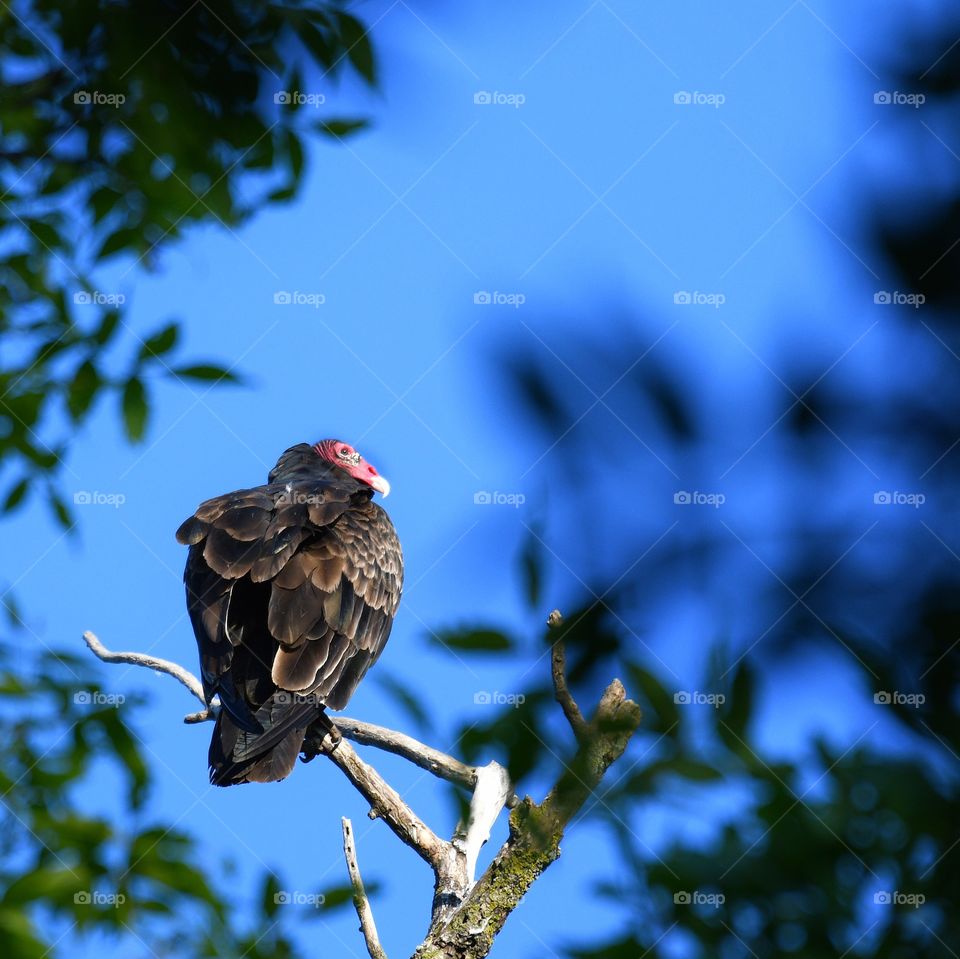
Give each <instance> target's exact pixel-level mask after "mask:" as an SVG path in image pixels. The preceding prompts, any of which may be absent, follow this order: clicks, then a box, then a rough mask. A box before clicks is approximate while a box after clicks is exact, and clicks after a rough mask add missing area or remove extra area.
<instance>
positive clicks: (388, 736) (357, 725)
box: [83, 630, 518, 806]
mask: <svg viewBox="0 0 960 959" xmlns="http://www.w3.org/2000/svg"><path fill="white" fill-rule="evenodd" d="M83 639H84V642H85V643H86V644H87V646H88V647H89V648H90V651H91V652H92V653H93V654H94V656H96V657H97V658H98V659H100V660H102V661H103V662H105V663H128V664H130V665H131V666H146V667H147V668H148V669H153V670H155V671H156V672H158V673H165V674H166V675H168V676H173V677H174V678H175V679H177V680H179V682H181V683H182V684H183V685H184V686H185V687H186V688H187V689H189V690H190V692H191V693H193V695H194V696H196V697H197V699H199V700H200V702H201V703H203V704H204V707H205V708H204V709H201V710H200V711H199V712H195V713H188V714H187V715H186V716H184V718H183V721H184V722H185V723H188V724H193V723H203V722H209V721H212V720H214V719H216V718H217V710H218V709H219V706H218V705H217V704H216V703H215V704H214V705H213V706H212V707H207V706H206V700H205V699H204V696H203V684H202V683H201V682H200V680H199V679H198V678H197V677H196V676H194V675H193V673H191V672H190V671H189V670H186V669H184V668H183V666H181V665H180V664H179V663H174V662H171V661H170V660H169V659H160V658H159V657H157V656H150V655H148V654H147V653H115V652H113V651H111V650H109V649H107V647H106V646H104V645H103V643H102V642H101V641H100V640H99V639H98V638H97V636H96V635H95V634H94V633H92V632H90V631H89V630H88V631H87V632H85V633H84V634H83ZM330 720H331V721H332V722H333V723H334V725H335V726H336V727H337V729H339V730H340V732H341V733H343V735H344V736H346V737H347V739H352V740H353V741H354V742H356V743H360V745H362V746H374V747H376V748H377V749H382V750H384V751H385V752H388V753H393V754H394V755H397V756H402V757H403V758H404V759H406V760H409V761H410V762H412V763H415V764H416V765H417V766H419V767H420V768H421V769H425V770H426V771H427V772H430V773H433V775H434V776H437V777H439V778H440V779H446V780H447V781H449V782H452V783H456V784H457V785H459V786H463V787H464V788H465V789H469V790H471V791H472V790H473V789H474V788H475V787H476V785H477V768H476V767H475V766H468V765H467V764H466V763H463V762H461V761H460V760H459V759H455V758H454V757H453V756H448V755H447V754H446V753H442V752H440V750H439V749H434V748H433V747H432V746H427V745H426V744H425V743H421V742H418V741H417V740H416V739H414V738H413V737H412V736H407V735H406V734H405V733H399V732H396V731H395V730H393V729H387V728H386V727H385V726H377V725H375V724H374V723H365V722H362V721H361V720H359V719H351V718H350V717H349V716H331V717H330ZM508 801H509V804H510V805H511V806H512V805H515V804H516V802H517V801H518V800H517V798H516V797H515V796H513V795H512V794H511V796H510V797H509V800H508Z"/></svg>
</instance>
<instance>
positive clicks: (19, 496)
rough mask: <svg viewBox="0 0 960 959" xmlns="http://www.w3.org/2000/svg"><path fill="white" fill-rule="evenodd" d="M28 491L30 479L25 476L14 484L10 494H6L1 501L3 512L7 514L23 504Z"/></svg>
mask: <svg viewBox="0 0 960 959" xmlns="http://www.w3.org/2000/svg"><path fill="white" fill-rule="evenodd" d="M29 489H30V478H29V477H27V476H24V478H23V479H21V480H19V481H18V482H16V483H14V485H13V486H12V487H11V489H10V492H9V493H7V498H6V499H5V500H4V501H3V512H4V513H9V512H10V511H11V510H14V509H16V508H17V507H18V506H19V505H20V504H21V503H22V502H23V500H24V497H25V496H26V495H27V491H28V490H29Z"/></svg>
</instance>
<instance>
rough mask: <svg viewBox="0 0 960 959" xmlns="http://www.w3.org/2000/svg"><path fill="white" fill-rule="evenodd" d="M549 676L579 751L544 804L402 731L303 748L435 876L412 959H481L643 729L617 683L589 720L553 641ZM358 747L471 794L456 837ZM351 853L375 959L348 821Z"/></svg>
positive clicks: (114, 658)
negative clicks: (349, 786)
mask: <svg viewBox="0 0 960 959" xmlns="http://www.w3.org/2000/svg"><path fill="white" fill-rule="evenodd" d="M547 622H548V624H549V625H550V627H551V628H553V629H556V628H558V627H559V626H561V625H562V623H563V617H562V616H561V615H560V613H559V611H557V610H554V611H553V612H552V613H551V614H550V617H549V619H548V621H547ZM84 640H85V641H86V643H87V646H89V647H90V650H91V651H92V652H93V653H94V655H96V656H97V657H98V658H100V659H101V660H103V661H104V662H108V663H130V664H132V665H135V666H146V667H148V668H150V669H153V670H155V671H157V672H160V673H166V674H167V675H170V676H173V677H174V678H175V679H177V680H178V681H179V682H180V683H182V684H183V685H184V686H185V687H186V688H187V689H188V690H190V692H191V693H193V695H194V696H196V697H197V699H199V700H200V702H201V703H203V704H204V707H205V708H204V709H203V710H201V711H200V712H196V713H191V714H190V715H189V716H187V717H186V718H185V722H191V723H197V722H204V721H206V720H210V719H215V718H216V714H217V711H218V709H219V706H218V705H217V704H216V703H213V704H211V705H210V706H207V704H206V702H205V700H204V696H203V686H202V684H201V683H200V681H199V680H198V679H197V677H196V676H194V675H193V674H192V673H190V672H189V671H188V670H186V669H184V668H183V667H182V666H180V665H178V664H177V663H172V662H169V661H168V660H164V659H158V658H157V657H154V656H149V655H147V654H145V653H114V652H111V651H110V650H108V649H107V648H106V647H105V646H104V645H103V644H102V643H101V642H100V640H99V639H97V637H96V636H95V635H94V634H93V633H90V632H87V633H85V634H84ZM551 664H552V665H551V673H552V678H553V688H554V694H555V697H556V700H557V702H558V703H559V704H560V707H561V708H562V710H563V713H564V715H565V716H566V718H567V721H568V722H569V723H570V726H571V728H572V729H573V732H574V734H575V736H576V739H577V749H576V751H575V753H574V755H573V757H572V758H571V760H570V762H569V763H567V764H566V765H565V766H564V770H563V772H562V774H561V775H560V777H559V778H558V780H557V782H556V783H555V784H554V786H553V788H552V789H551V790H550V792H549V793H548V794H547V796H546V798H545V799H544V800H543V801H542V802H541V803H539V804H537V803H535V802H534V801H533V800H532V799H530V798H529V797H527V798H526V799H524V800H523V801H522V802H519V801H517V799H516V797H515V796H514V794H513V787H512V785H511V783H510V780H509V776H508V775H507V771H506V770H505V769H504V768H503V767H502V766H500V765H499V764H498V763H489V764H488V765H486V766H481V767H474V766H469V765H467V764H465V763H462V762H460V761H459V760H457V759H454V758H453V757H452V756H447V755H446V754H444V753H441V752H439V751H438V750H435V749H433V748H431V747H429V746H425V745H424V744H423V743H419V742H417V740H415V739H412V738H411V737H409V736H406V735H404V734H403V733H398V732H395V731H393V730H390V729H385V728H384V727H382V726H374V725H372V724H370V723H364V722H361V721H359V720H355V719H349V718H346V717H338V718H337V720H336V726H335V727H334V730H333V733H331V732H326V733H325V735H323V738H322V739H321V738H319V736H320V734H319V732H318V733H317V738H316V739H314V740H309V739H308V741H307V742H306V743H305V747H306V750H307V752H308V753H310V752H311V751H315V752H314V754H315V755H317V754H320V753H322V754H323V755H325V756H326V757H327V758H328V759H329V760H330V761H331V762H333V763H334V764H336V765H337V766H338V767H339V768H340V769H341V770H342V772H343V773H344V775H346V777H347V778H348V779H349V780H350V782H351V783H353V785H354V786H355V787H356V788H357V790H358V791H359V792H360V793H361V794H362V795H363V796H364V798H365V799H366V800H367V802H369V804H370V816H371V818H381V819H383V820H384V821H385V822H386V823H387V825H388V826H389V827H390V828H391V829H392V830H393V832H394V833H395V834H396V835H397V836H398V837H399V838H400V839H401V841H403V842H404V843H406V844H407V845H408V846H410V847H411V848H412V849H414V850H415V851H416V852H417V854H418V855H419V856H420V857H421V858H422V859H424V861H426V862H427V863H428V864H429V865H430V867H431V868H432V869H433V872H434V880H435V882H434V899H433V908H432V918H431V924H430V930H429V933H428V934H427V937H426V939H424V941H423V942H422V943H421V944H420V946H419V947H418V948H417V951H416V953H415V959H484V957H485V956H487V955H488V953H489V952H490V949H491V947H492V945H493V941H494V939H495V937H496V935H497V934H498V933H499V931H500V930H501V929H502V928H503V924H504V923H505V922H506V920H507V918H508V917H509V916H510V914H511V913H512V912H513V910H514V909H515V908H516V907H517V905H518V903H519V902H520V899H521V898H522V897H523V895H524V894H525V893H526V891H527V890H528V889H529V888H530V886H531V885H532V884H533V882H534V881H535V880H536V879H537V877H538V876H539V875H540V874H541V873H542V872H543V870H544V869H546V868H547V867H548V866H549V865H550V864H551V863H552V862H554V861H555V860H556V859H557V857H558V856H559V855H560V841H561V839H562V838H563V834H564V832H565V830H566V828H567V826H568V825H569V824H570V822H571V821H572V819H573V818H574V816H575V815H576V814H577V812H578V811H579V810H580V809H581V808H582V807H583V805H584V803H585V802H586V801H587V799H588V798H589V796H590V795H591V793H593V792H594V791H595V790H596V788H597V787H598V786H599V784H600V781H601V779H602V778H603V776H604V774H605V773H606V771H607V769H608V768H609V767H610V765H611V764H612V763H614V762H616V761H617V760H618V759H619V758H620V756H622V755H623V752H624V750H625V749H626V748H627V745H628V744H629V742H630V739H631V737H632V736H633V734H634V733H635V732H636V730H637V728H638V727H639V725H640V708H639V706H637V704H636V703H634V702H632V701H631V700H629V699H627V697H626V692H625V691H624V688H623V685H622V684H621V682H620V680H618V679H614V680H613V681H612V682H611V683H610V685H609V686H608V687H607V688H606V690H605V691H604V693H603V695H602V697H601V699H600V703H599V705H598V706H597V709H596V711H595V713H594V716H593V718H592V719H591V720H590V721H587V720H586V719H585V718H584V716H583V714H582V713H581V711H580V708H579V706H578V705H577V703H576V701H575V700H574V698H573V695H572V693H571V692H570V689H569V687H568V685H567V678H566V655H565V650H564V644H563V641H562V639H558V640H556V641H555V642H554V644H553V650H552V656H551ZM338 731H340V732H342V734H343V736H346V737H348V738H350V739H353V740H355V741H356V742H358V743H362V744H365V745H370V746H375V747H377V748H379V749H383V750H385V751H387V752H392V753H395V754H396V755H399V756H402V757H404V758H405V759H407V760H409V761H410V762H413V763H415V764H416V765H417V766H420V767H421V768H422V769H426V770H428V771H429V772H431V773H433V774H434V775H435V776H438V777H440V778H443V779H447V780H449V781H450V782H453V783H456V784H458V785H460V786H465V787H466V788H468V789H471V790H472V792H473V796H472V799H471V803H470V813H469V815H468V817H467V822H466V824H465V825H463V826H462V827H458V829H457V832H456V833H455V835H454V837H453V839H452V840H451V841H450V842H447V841H445V840H443V839H440V838H439V837H438V836H437V835H436V834H435V833H434V832H433V831H432V830H431V829H430V828H429V827H428V826H427V825H426V824H425V823H424V822H423V821H422V820H421V819H420V818H419V817H418V816H417V815H416V814H415V813H414V812H413V810H411V809H410V807H409V806H407V804H406V803H405V802H404V801H403V799H402V798H401V797H400V795H399V794H398V793H397V792H396V791H395V790H394V789H393V788H392V787H391V786H390V785H389V784H388V783H387V782H386V781H385V780H384V779H383V777H382V776H380V774H379V773H378V772H377V771H376V770H375V769H374V768H373V767H372V766H370V765H368V764H367V763H365V762H363V760H362V759H360V757H359V756H358V755H357V753H356V751H355V750H354V749H353V747H352V746H351V745H350V743H348V742H347V741H346V740H345V739H342V738H338V736H337V735H336V734H337V732H338ZM504 805H508V806H511V807H513V812H512V813H511V816H510V833H509V836H508V838H507V841H506V842H505V843H504V845H503V847H502V848H501V849H500V851H499V852H498V853H497V855H496V856H495V857H494V859H493V861H492V862H491V864H490V865H489V866H488V867H487V869H486V871H485V872H484V873H483V875H482V876H481V877H480V879H479V881H477V882H474V874H475V871H476V866H477V858H478V855H479V852H480V849H481V847H482V846H483V844H484V843H485V842H486V841H487V840H488V839H489V837H490V833H491V830H492V827H493V824H494V823H495V822H496V820H497V817H498V816H499V814H500V810H501V809H503V807H504ZM342 823H343V835H344V855H345V856H346V858H347V868H348V870H349V871H350V880H351V883H352V884H353V889H354V905H355V906H356V908H357V915H358V916H359V917H360V927H361V931H362V932H363V936H364V940H365V942H366V945H367V951H368V953H369V954H370V956H371V959H386V956H385V955H384V952H383V948H382V946H381V945H380V942H379V938H378V936H377V930H376V925H375V924H374V922H373V915H372V911H371V910H370V904H369V901H368V900H367V898H366V893H365V891H364V888H363V883H362V880H361V878H360V872H359V867H358V866H357V862H356V849H355V846H354V843H353V834H352V826H351V824H350V820H348V819H344V820H342Z"/></svg>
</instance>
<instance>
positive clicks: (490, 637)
mask: <svg viewBox="0 0 960 959" xmlns="http://www.w3.org/2000/svg"><path fill="white" fill-rule="evenodd" d="M428 635H429V637H430V640H431V641H432V642H433V643H434V644H436V645H438V646H444V647H446V648H447V649H463V650H470V651H471V652H482V653H499V652H503V651H504V650H507V649H511V648H512V647H513V640H512V639H510V637H509V636H507V635H506V634H504V633H502V632H500V631H499V630H496V629H487V628H477V627H463V628H461V629H440V630H436V631H435V632H434V631H432V632H430V633H429V634H428Z"/></svg>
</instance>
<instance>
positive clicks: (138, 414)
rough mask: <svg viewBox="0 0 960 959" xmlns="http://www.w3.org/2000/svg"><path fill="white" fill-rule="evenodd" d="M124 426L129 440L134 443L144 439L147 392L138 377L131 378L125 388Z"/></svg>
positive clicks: (122, 405)
mask: <svg viewBox="0 0 960 959" xmlns="http://www.w3.org/2000/svg"><path fill="white" fill-rule="evenodd" d="M121 407H122V410H123V424H124V426H125V427H126V431H127V438H128V439H129V440H130V441H131V442H132V443H137V442H139V441H140V440H142V439H143V436H144V433H145V432H146V429H147V413H148V408H147V391H146V389H145V388H144V386H143V382H142V381H141V380H140V379H139V378H138V377H136V376H131V377H130V379H129V380H127V382H126V384H125V385H124V387H123V399H122V402H121Z"/></svg>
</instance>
